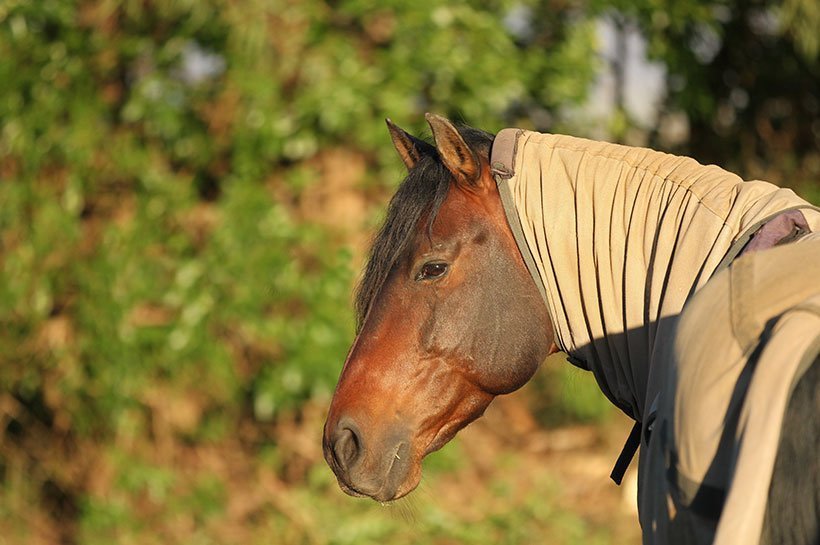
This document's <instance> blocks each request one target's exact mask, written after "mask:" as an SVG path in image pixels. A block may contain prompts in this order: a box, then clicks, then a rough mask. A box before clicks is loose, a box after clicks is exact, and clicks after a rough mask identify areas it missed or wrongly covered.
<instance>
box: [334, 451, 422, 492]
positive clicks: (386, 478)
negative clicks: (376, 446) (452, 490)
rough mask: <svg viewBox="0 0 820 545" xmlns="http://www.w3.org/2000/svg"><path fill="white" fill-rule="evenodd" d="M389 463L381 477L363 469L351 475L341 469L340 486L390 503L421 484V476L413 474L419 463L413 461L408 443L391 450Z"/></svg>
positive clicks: (337, 475) (339, 474) (338, 474)
mask: <svg viewBox="0 0 820 545" xmlns="http://www.w3.org/2000/svg"><path fill="white" fill-rule="evenodd" d="M386 465H387V466H388V467H387V471H385V472H384V474H383V478H381V479H378V478H373V477H372V476H371V475H368V474H367V473H364V472H363V471H362V470H361V469H360V470H359V471H356V472H354V473H353V474H352V475H351V474H350V473H347V472H344V471H339V472H338V473H337V474H336V479H337V481H338V482H339V488H341V489H342V491H343V492H344V493H345V494H348V495H350V496H353V497H356V498H371V499H373V500H375V501H378V502H380V503H387V502H391V501H395V500H398V499H400V498H402V497H404V496H406V495H407V494H409V493H410V492H412V491H413V490H414V489H415V488H416V486H418V480H419V479H418V478H416V479H413V478H412V475H415V474H416V473H417V471H413V469H414V467H415V465H416V464H414V463H413V460H412V457H411V450H410V446H409V444H408V443H406V442H402V443H399V444H398V445H396V447H395V448H394V449H393V450H392V452H391V454H390V462H389V463H387V464H386Z"/></svg>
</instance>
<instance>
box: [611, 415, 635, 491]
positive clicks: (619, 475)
mask: <svg viewBox="0 0 820 545" xmlns="http://www.w3.org/2000/svg"><path fill="white" fill-rule="evenodd" d="M639 446H641V423H640V422H635V425H634V426H632V431H630V432H629V437H627V438H626V443H624V448H623V449H621V454H620V455H618V459H617V460H615V467H613V468H612V473H610V474H609V478H610V479H612V480H613V481H615V484H617V485H620V484H621V481H622V480H623V479H624V473H626V470H627V468H628V467H629V464H630V463H632V458H634V457H635V453H636V452H638V447H639Z"/></svg>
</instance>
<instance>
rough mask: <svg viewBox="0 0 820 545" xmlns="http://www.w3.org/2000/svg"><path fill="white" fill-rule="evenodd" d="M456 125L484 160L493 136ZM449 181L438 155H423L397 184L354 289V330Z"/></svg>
mask: <svg viewBox="0 0 820 545" xmlns="http://www.w3.org/2000/svg"><path fill="white" fill-rule="evenodd" d="M457 128H458V132H459V133H460V134H461V137H462V138H464V141H465V142H466V143H467V145H468V146H470V148H472V149H473V150H474V151H475V152H476V153H478V154H479V155H481V156H483V157H484V158H485V159H486V158H488V157H489V155H490V148H491V147H492V143H493V139H494V135H492V134H490V133H487V132H484V131H481V130H478V129H474V128H472V127H467V126H464V125H461V126H458V127H457ZM450 180H451V176H450V173H449V171H448V170H447V169H446V168H445V167H444V165H443V164H442V163H441V161H440V160H439V158H438V155H436V156H425V157H422V158H421V159H420V160H419V161H418V163H416V164H415V165H414V166H413V168H412V169H411V170H410V172H409V173H408V174H407V177H406V178H405V179H404V181H403V182H402V183H401V185H399V188H398V190H397V191H396V194H395V195H393V198H392V199H391V200H390V204H389V205H388V208H387V217H386V218H385V220H384V223H383V224H382V226H381V229H379V233H378V234H377V235H376V238H375V240H374V241H373V246H372V247H371V249H370V258H369V259H368V261H367V265H366V266H365V269H364V275H363V276H362V280H361V282H360V283H359V287H358V288H357V290H356V302H355V309H356V323H357V327H356V329H357V331H358V330H359V329H361V327H362V324H363V323H364V319H365V317H366V316H367V313H368V311H369V310H370V307H371V306H372V305H373V301H374V299H375V298H376V296H377V295H378V293H379V291H380V290H381V287H382V284H383V283H384V281H385V279H386V278H387V275H388V274H390V271H391V270H393V267H395V266H396V264H397V263H398V262H399V261H400V259H401V257H402V256H404V255H405V254H406V253H407V252H408V251H409V250H410V243H411V241H412V240H413V237H414V235H415V233H416V230H417V229H418V228H419V227H420V226H419V222H421V221H422V218H425V217H426V221H427V223H426V228H427V229H430V228H431V226H432V224H433V221H434V220H435V218H436V215H437V214H438V210H439V208H440V207H441V203H442V202H444V198H445V197H446V196H447V192H448V191H449V189H450Z"/></svg>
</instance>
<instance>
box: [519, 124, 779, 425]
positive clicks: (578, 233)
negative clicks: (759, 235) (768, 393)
mask: <svg viewBox="0 0 820 545" xmlns="http://www.w3.org/2000/svg"><path fill="white" fill-rule="evenodd" d="M517 144H518V145H517V152H516V156H515V174H514V175H513V177H512V178H510V180H509V188H510V192H511V195H512V200H513V202H514V203H515V208H516V210H517V214H518V216H519V218H520V222H521V226H522V230H523V238H524V239H525V240H526V246H527V247H528V249H529V251H530V252H531V254H532V255H533V257H534V261H535V267H536V268H537V275H538V276H540V278H541V279H542V281H543V284H544V288H545V292H546V301H547V306H548V308H549V312H550V317H551V318H552V320H553V323H554V326H555V330H556V336H557V339H558V341H559V344H560V346H561V347H562V348H563V349H564V350H565V351H566V352H568V353H569V354H570V356H571V357H572V358H573V359H574V360H575V361H576V362H577V363H578V364H579V365H581V366H583V367H586V368H588V369H590V370H592V371H593V372H594V373H595V375H596V378H597V380H598V383H599V384H600V386H601V389H602V390H603V391H604V393H605V394H606V395H607V396H608V397H609V398H610V399H611V400H612V401H613V402H614V403H615V404H616V405H618V406H619V407H621V408H622V409H624V410H625V411H626V412H627V413H629V414H630V415H632V416H634V417H636V418H641V416H642V412H643V407H644V403H645V399H646V393H647V385H648V382H649V380H650V377H649V375H650V370H651V367H652V364H653V354H654V352H655V349H656V346H657V345H658V344H659V343H661V342H663V341H664V340H665V338H666V337H667V336H668V335H669V334H670V332H671V328H670V327H668V323H669V321H670V320H671V319H672V318H673V317H674V316H676V315H677V314H678V313H679V312H680V310H681V309H682V307H683V305H684V303H685V302H686V300H687V299H688V298H689V297H691V295H692V294H693V293H694V292H695V291H696V290H697V289H699V288H700V287H702V286H703V284H704V283H705V282H706V281H707V280H708V279H709V278H710V277H711V275H712V274H713V272H714V271H715V269H716V268H717V267H718V265H719V264H720V262H721V260H722V259H723V257H724V256H725V254H726V252H727V250H728V249H729V247H730V246H731V244H732V242H733V240H734V239H735V238H736V237H737V235H738V233H739V232H740V231H742V230H743V229H744V228H745V227H746V226H748V225H749V224H750V223H751V222H752V221H753V220H754V219H755V218H756V217H758V216H759V215H760V214H762V213H765V212H766V210H768V209H769V208H777V207H778V206H782V203H779V202H777V200H776V199H775V200H774V201H772V202H768V205H767V206H763V205H760V202H759V201H761V202H762V201H764V200H766V199H761V198H760V197H761V195H768V194H770V193H772V192H773V191H776V189H777V188H775V187H774V186H771V185H770V184H765V183H763V182H758V183H749V184H744V188H743V189H740V185H739V184H740V183H741V180H740V178H738V177H737V176H735V175H733V174H730V173H728V172H726V171H724V170H722V169H719V168H717V167H704V166H702V165H700V164H698V163H697V162H696V161H694V160H692V159H689V158H685V157H676V156H672V155H667V154H663V153H659V152H655V151H651V150H647V149H642V148H629V147H625V146H617V145H613V144H605V143H600V142H590V141H587V140H582V139H577V138H572V137H566V136H560V135H542V134H537V133H524V134H523V135H522V136H521V137H520V138H519V140H518V143H517ZM791 196H792V197H794V195H793V194H791ZM764 204H765V203H764Z"/></svg>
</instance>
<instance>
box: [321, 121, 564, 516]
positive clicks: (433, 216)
mask: <svg viewBox="0 0 820 545" xmlns="http://www.w3.org/2000/svg"><path fill="white" fill-rule="evenodd" d="M429 119H430V123H431V125H432V127H433V130H434V134H435V138H436V144H437V146H438V150H437V151H436V150H435V149H433V148H432V147H431V146H430V145H429V144H426V143H425V142H422V141H420V140H417V139H416V138H414V137H412V136H410V135H409V134H407V133H405V132H404V131H403V130H401V129H400V128H398V127H396V126H395V125H393V124H392V123H390V122H388V125H389V127H390V134H391V136H392V137H393V142H394V143H395V145H396V148H397V149H398V151H399V153H400V155H401V157H402V159H403V160H404V163H405V165H406V166H407V168H408V169H409V175H408V177H407V180H406V181H405V182H404V184H403V185H402V187H401V188H400V189H399V191H398V193H397V194H396V196H395V197H394V198H393V200H392V202H391V205H390V209H389V212H388V217H387V220H386V223H385V225H384V227H383V228H382V230H381V232H380V233H379V235H378V237H377V239H376V241H375V244H374V246H373V249H372V258H371V260H370V262H369V263H368V266H367V269H366V272H365V275H364V279H363V281H362V284H361V286H360V288H359V293H358V300H357V311H358V317H359V332H358V336H357V337H356V340H355V342H354V343H353V347H352V348H351V350H350V354H349V355H348V358H347V361H346V362H345V366H344V369H343V371H342V375H341V378H340V379H339V385H338V388H337V390H336V394H335V396H334V398H333V403H332V406H331V409H330V414H329V416H328V420H327V424H326V425H325V441H324V446H325V457H326V459H327V460H328V463H330V465H331V467H332V468H333V470H334V471H335V472H336V474H337V475H338V477H339V484H340V485H341V486H342V488H343V489H344V490H345V491H346V492H348V493H350V494H353V495H364V496H370V497H373V498H375V499H377V500H380V501H387V500H393V499H396V498H400V497H402V496H404V495H405V494H407V493H408V492H410V491H411V490H413V488H415V487H416V485H417V484H418V482H419V479H420V477H421V460H422V458H424V456H426V455H427V454H429V453H431V452H433V451H435V450H437V449H439V448H441V447H442V446H443V445H444V444H445V443H447V441H449V440H450V439H451V438H452V437H453V436H454V435H455V434H456V432H457V431H458V430H460V429H461V428H463V427H464V426H466V425H467V424H469V423H470V422H471V421H473V420H475V419H476V418H478V417H479V416H481V414H482V413H483V412H484V410H485V409H486V408H487V406H488V405H489V403H490V401H492V399H493V397H495V396H496V395H499V394H504V393H508V392H512V391H513V390H515V389H517V388H519V387H520V386H522V385H523V384H524V383H525V382H527V380H529V379H530V377H531V376H532V375H533V373H534V372H535V370H536V368H537V367H538V365H539V364H540V363H541V362H542V361H543V360H544V358H545V357H546V356H547V354H548V353H549V350H550V346H551V344H552V339H553V334H552V329H551V325H550V321H549V318H548V316H547V312H546V309H545V308H544V305H543V303H542V302H541V296H540V295H539V293H538V290H537V289H536V287H535V285H534V284H533V282H532V280H531V278H530V276H529V273H528V272H527V269H526V267H525V266H524V263H523V261H522V260H521V256H520V254H519V252H518V249H517V247H516V243H515V240H514V239H513V236H512V234H511V232H510V229H509V227H508V226H507V223H506V219H505V218H504V212H503V210H502V207H501V200H500V199H499V196H498V190H497V188H496V184H495V181H494V180H493V177H492V174H491V169H490V166H489V164H488V154H489V149H490V145H491V143H492V137H491V136H490V135H488V134H486V133H483V132H481V131H476V130H471V129H462V131H461V132H459V131H457V130H456V129H455V128H454V127H453V126H452V125H451V124H450V123H449V122H448V121H446V120H444V119H442V118H439V117H432V116H431V117H430V118H429Z"/></svg>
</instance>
